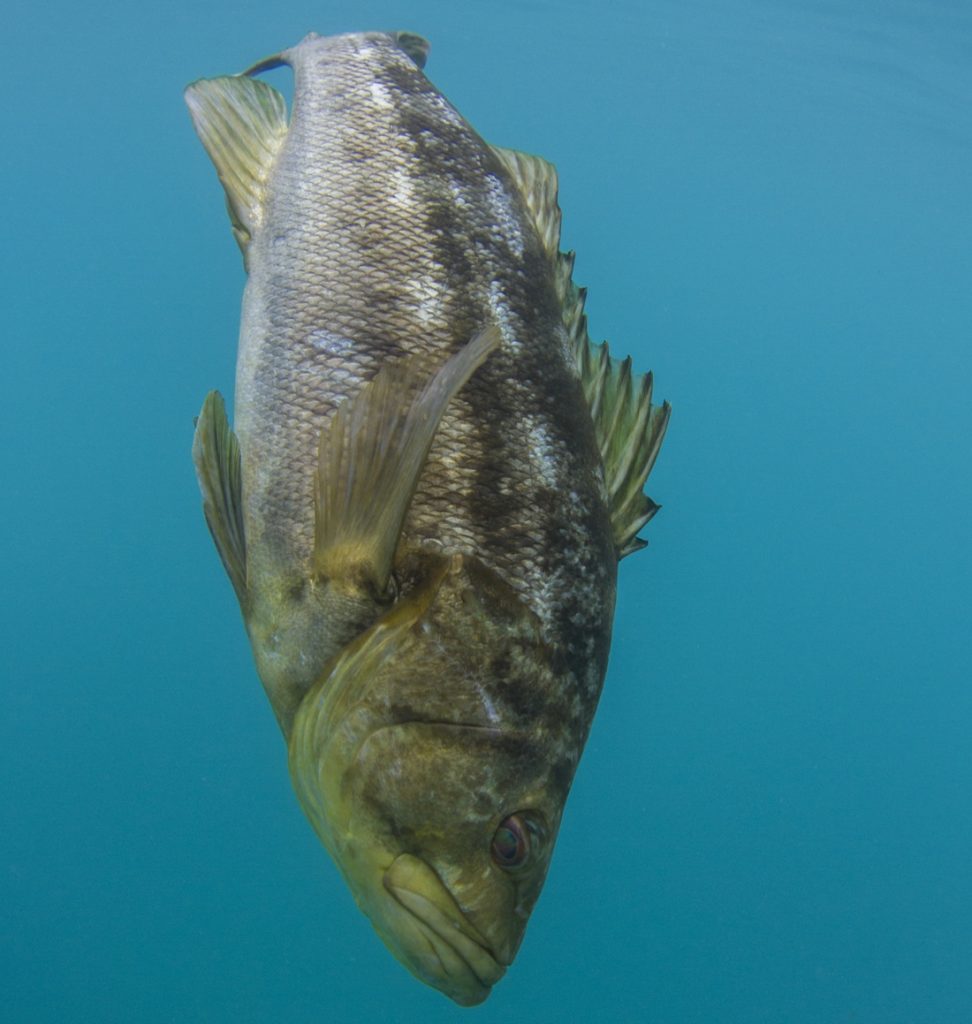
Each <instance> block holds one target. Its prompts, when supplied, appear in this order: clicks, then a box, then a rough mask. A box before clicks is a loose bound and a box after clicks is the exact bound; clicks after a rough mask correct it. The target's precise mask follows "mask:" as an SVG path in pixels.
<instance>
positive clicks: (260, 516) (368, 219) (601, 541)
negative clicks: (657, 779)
mask: <svg viewBox="0 0 972 1024" xmlns="http://www.w3.org/2000/svg"><path fill="white" fill-rule="evenodd" d="M284 57H285V59H286V60H287V61H289V62H290V63H291V64H292V66H293V69H294V74H295V90H294V106H293V112H292V115H291V121H290V127H289V131H288V134H287V138H286V141H285V142H284V144H283V148H282V150H281V152H280V154H279V157H278V159H277V161H276V163H275V165H274V168H273V171H272V174H271V177H270V180H269V182H268V186H267V193H268V200H267V213H266V218H265V222H264V224H263V226H262V228H261V229H260V231H258V232H257V233H256V235H255V237H254V238H253V240H252V241H251V243H250V248H249V252H248V258H247V263H248V268H249V281H248V284H247V287H246V292H245V297H244V312H243V324H242V330H241V338H240V352H239V362H238V369H237V384H236V410H235V429H236V433H237V436H238V438H239V442H240V447H241V450H242V455H243V494H244V499H245V525H246V536H247V567H248V581H249V587H250V591H251V595H252V596H253V609H252V612H251V621H250V630H251V636H252V637H253V639H254V644H255V647H256V649H257V657H258V659H260V658H261V657H262V659H263V661H264V663H265V666H266V667H265V668H264V671H263V672H262V674H263V675H264V677H265V678H266V677H267V676H268V675H269V676H273V677H274V679H280V680H281V682H280V683H278V684H277V685H276V690H277V692H280V691H285V692H286V693H287V697H286V699H287V700H288V701H289V702H290V704H291V706H295V705H296V703H297V702H299V699H300V697H301V696H302V693H303V691H304V690H305V689H306V687H307V686H308V685H309V684H310V682H311V681H312V680H313V678H314V677H315V676H316V674H317V672H319V671H320V668H321V667H322V664H323V661H324V660H326V657H328V656H330V655H331V654H333V653H334V650H335V649H339V647H340V646H341V645H342V644H343V643H344V642H346V641H347V639H349V634H351V635H353V633H354V632H355V631H356V630H357V628H358V627H359V626H360V624H361V622H362V621H363V620H366V619H367V617H368V614H369V611H368V609H367V608H359V609H358V612H357V614H351V615H350V620H351V621H352V625H351V626H349V628H348V629H347V630H346V631H339V632H338V633H337V635H335V636H332V635H331V632H333V630H332V631H331V632H328V631H325V632H324V633H322V632H321V630H320V622H319V620H320V618H321V616H322V610H321V608H320V607H319V606H318V603H317V596H316V595H315V594H313V593H308V591H307V590H306V589H305V588H304V586H303V583H304V581H305V580H306V578H307V566H308V564H309V560H310V557H311V551H312V547H313V537H314V475H315V467H316V457H317V443H318V436H319V433H320V430H321V428H322V427H323V426H324V425H325V424H326V422H327V421H328V419H329V418H330V416H331V415H332V414H333V412H334V410H335V408H336V407H337V406H338V405H339V404H340V403H341V402H342V401H344V400H345V399H347V398H349V397H351V396H353V395H354V394H355V393H356V392H357V391H358V390H359V388H360V387H361V384H362V382H363V381H365V380H367V379H369V378H371V377H373V376H374V374H375V373H376V372H377V371H378V369H379V368H380V367H381V366H382V365H384V364H385V363H386V362H388V361H389V360H391V359H397V358H401V357H403V356H409V355H415V354H422V355H425V356H428V357H429V358H430V359H431V360H433V361H434V362H435V363H439V362H441V361H443V360H444V359H445V357H446V356H448V355H449V354H451V353H452V352H454V351H456V350H457V349H458V348H460V347H461V346H462V345H464V344H465V343H466V342H467V341H468V340H469V338H470V337H471V335H472V334H473V333H475V331H476V330H477V329H479V328H481V327H483V326H485V325H487V324H489V323H492V322H495V323H497V324H499V326H500V327H501V329H502V331H503V338H504V340H503V345H502V348H501V349H500V351H498V352H496V353H495V354H494V355H493V356H491V357H490V359H489V360H488V361H487V363H486V364H485V365H484V366H483V367H482V368H481V369H480V370H479V371H478V372H477V374H476V375H475V376H474V377H473V379H472V380H471V381H470V382H469V383H468V384H467V385H466V387H465V388H464V389H463V390H462V391H461V392H460V394H459V395H458V396H457V398H456V399H455V400H454V402H453V403H452V404H451V406H450V408H449V409H448V411H447V413H446V416H445V419H444V421H443V423H442V425H441V426H440V428H439V431H438V433H437V435H436V439H435V442H434V444H433V447H432V451H431V453H430V455H429V459H428V463H427V465H426V468H425V471H424V473H423V475H422V477H421V479H420V481H419V486H418V491H417V493H416V494H415V497H414V499H413V501H412V504H411V508H410V512H409V516H408V519H407V521H406V524H405V529H404V531H403V546H405V547H418V548H420V549H425V550H432V551H435V552H439V551H442V552H455V551H459V552H464V553H468V554H470V555H474V556H475V557H477V558H478V559H480V560H481V561H482V562H483V563H484V564H485V565H487V566H489V567H490V568H492V569H494V570H495V571H496V572H497V573H498V574H499V575H500V576H501V577H502V578H503V579H504V580H505V581H507V582H508V583H509V584H510V585H511V586H512V587H513V588H514V590H515V591H516V592H517V593H519V594H520V595H521V598H522V599H523V601H524V602H525V603H526V604H527V606H528V607H529V608H530V609H531V610H532V611H533V612H534V613H535V614H537V615H538V616H539V618H540V620H541V622H542V623H543V625H544V628H545V629H546V630H547V635H548V639H549V642H551V643H552V644H556V645H562V646H565V647H566V648H567V649H568V651H569V653H570V654H572V655H573V658H574V661H575V663H576V665H577V667H578V671H579V672H580V673H581V676H582V678H581V679H579V680H578V684H577V685H578V687H579V689H578V694H582V699H583V700H584V702H585V704H587V705H589V709H588V710H589V711H593V704H594V702H595V701H596V695H597V690H598V689H599V686H600V681H601V678H602V675H603V667H604V663H605V660H606V654H607V644H608V637H609V631H610V621H611V615H612V610H613V595H614V580H615V565H616V555H615V553H614V550H613V547H612V544H611V537H610V529H609V524H608V518H607V512H606V509H605V498H604V493H603V478H602V472H601V467H600V456H599V454H598V451H597V447H596V444H595V440H594V436H593V429H592V426H591V422H590V414H589V412H588V409H587V406H586V404H585V402H584V399H583V396H582V393H581V388H580V385H579V383H578V381H577V379H576V374H575V372H574V371H573V368H572V367H571V365H570V363H569V357H568V352H567V345H566V341H565V337H564V328H563V325H562V313H561V305H560V302H559V300H558V298H557V295H556V293H555V289H554V285H553V276H552V267H551V261H550V259H549V257H548V256H547V255H546V254H545V253H544V252H543V251H542V248H541V246H540V243H539V241H538V238H537V235H536V231H535V229H534V228H533V225H532V224H531V223H530V221H529V218H528V217H527V215H526V212H525V210H524V208H523V205H522V202H521V200H520V198H519V196H518V194H517V190H516V188H515V186H513V185H512V184H511V182H510V181H509V179H508V176H507V174H506V172H505V170H504V169H503V168H502V166H501V165H500V163H499V161H498V160H497V158H496V157H495V155H494V154H493V153H492V151H491V150H490V148H489V147H488V146H487V145H486V144H485V143H484V142H483V141H482V139H480V138H479V136H478V135H477V134H476V133H475V131H473V129H472V128H471V127H470V126H469V125H468V124H467V123H466V121H465V120H464V119H463V118H462V117H461V116H460V115H459V114H458V113H457V112H456V111H455V109H454V108H453V107H452V106H451V105H450V104H449V103H448V101H446V100H445V99H444V98H443V97H442V96H441V95H440V93H439V92H438V91H437V90H436V89H435V87H434V86H432V85H431V83H430V82H429V81H428V79H426V77H425V76H424V74H423V73H422V71H421V70H420V69H419V68H418V67H417V66H416V65H415V64H414V63H413V61H412V60H411V59H410V58H409V57H408V56H407V55H406V54H405V53H404V52H403V51H402V50H401V49H400V48H399V47H398V46H397V45H396V42H395V40H394V38H393V37H392V36H389V35H386V34H364V35H350V36H338V37H328V38H321V37H309V38H308V39H307V40H305V41H304V42H303V43H301V44H300V45H299V46H297V47H295V48H294V49H292V50H290V51H287V52H286V53H285V54H284ZM324 617H325V618H327V619H329V620H330V621H332V622H334V621H336V620H340V619H346V618H348V616H338V617H335V616H334V615H325V616H324ZM322 638H323V639H322ZM315 648H317V649H316V650H315Z"/></svg>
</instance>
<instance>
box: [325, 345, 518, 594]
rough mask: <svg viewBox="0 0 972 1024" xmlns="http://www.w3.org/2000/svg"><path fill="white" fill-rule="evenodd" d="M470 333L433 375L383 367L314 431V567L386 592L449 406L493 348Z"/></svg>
mask: <svg viewBox="0 0 972 1024" xmlns="http://www.w3.org/2000/svg"><path fill="white" fill-rule="evenodd" d="M500 340H501V335H500V332H499V329H498V328H496V327H490V328H487V329H486V330H484V331H482V332H481V333H479V334H477V335H476V336H475V337H474V338H473V339H472V340H471V341H470V342H469V343H468V344H467V345H466V346H465V347H464V348H462V349H460V351H459V352H457V353H456V354H455V355H454V356H452V357H451V358H450V359H449V360H448V361H447V362H446V363H445V364H443V365H442V366H441V367H440V368H439V369H438V370H437V371H435V372H430V370H429V367H428V364H427V363H426V362H425V361H422V360H416V359H405V360H402V361H401V362H398V363H394V364H391V365H389V366H386V367H384V368H383V369H382V370H381V371H380V372H379V373H378V374H377V376H376V377H375V378H374V379H373V380H371V381H370V382H369V383H367V384H365V385H364V387H362V389H361V391H360V392H359V393H358V395H357V396H356V397H355V398H353V399H352V400H350V401H348V402H346V403H345V404H344V405H342V406H340V408H339V409H338V410H337V412H336V413H335V414H334V417H333V419H332V420H331V423H330V425H329V426H328V427H327V428H326V429H325V430H324V431H322V433H321V440H320V447H319V457H318V475H317V494H316V508H317V513H316V531H315V534H316V535H315V546H314V554H315V568H316V570H317V572H318V573H319V574H320V575H321V576H323V577H325V578H327V579H339V578H343V579H346V580H347V579H350V580H354V581H358V582H360V583H361V584H363V585H365V586H368V587H370V588H372V589H373V591H374V593H375V594H376V595H382V594H384V593H385V590H386V587H387V584H388V577H389V574H390V573H391V568H392V560H393V559H394V556H395V549H396V547H397V546H398V540H399V535H400V534H401V530H402V524H403V523H404V521H405V515H406V513H407V512H408V506H409V504H410V503H411V500H412V495H413V494H414V493H415V488H416V486H417V484H418V480H419V476H420V475H421V473H422V468H423V467H424V465H425V460H426V457H427V456H428V453H429V448H430V447H431V446H432V440H433V438H434V437H435V432H436V430H437V429H438V426H439V423H440V422H441V420H442V415H443V413H444V412H445V410H446V407H447V406H448V404H449V402H450V401H451V400H452V399H453V397H454V396H455V395H456V394H457V392H458V391H459V390H460V389H461V388H462V386H463V385H464V384H465V383H466V381H467V380H469V378H470V377H471V376H472V374H473V373H474V372H475V370H476V369H477V367H479V366H480V365H481V364H482V363H483V361H484V360H485V359H486V357H487V356H488V355H489V354H490V353H491V352H492V351H493V350H494V349H495V348H496V347H497V345H499V343H500Z"/></svg>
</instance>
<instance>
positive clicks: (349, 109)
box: [187, 33, 668, 1004]
mask: <svg viewBox="0 0 972 1024" xmlns="http://www.w3.org/2000/svg"><path fill="white" fill-rule="evenodd" d="M426 49H427V44H425V43H424V41H423V40H421V39H420V38H419V37H416V36H412V35H408V34H403V33H360V34H354V35H346V36H337V37H329V38H327V37H320V36H316V35H311V36H308V37H307V38H306V39H304V40H303V41H302V42H301V43H300V44H298V45H297V46H295V47H293V48H292V49H290V50H287V51H284V52H283V53H281V54H279V55H277V56H276V57H274V58H272V59H270V60H269V61H265V62H262V63H261V65H258V66H257V67H256V68H255V69H252V73H251V74H247V75H244V76H233V77H231V78H222V79H210V80H202V81H200V82H197V83H194V84H193V85H192V86H190V87H189V89H188V90H187V102H188V104H189V107H190V111H191V113H192V116H193V120H194V123H195V125H196V128H197V131H198V133H199V135H200V137H201V138H202V141H203V143H204V145H205V146H206V148H207V150H208V151H209V153H210V155H211V156H212V158H213V160H214V163H215V164H216V167H217V171H218V172H219V175H220V178H221V180H222V182H223V184H224V187H225V189H226V193H227V200H228V206H229V209H230V216H231V221H232V224H233V229H234V233H235V235H236V237H237V240H238V242H239V243H240V246H241V248H242V250H243V253H244V261H245V265H246V268H247V272H248V279H247V284H246V289H245V293H244V300H243V315H242V324H241V332H240V345H239V354H238V363H237V379H236V401H235V425H234V426H235V431H231V430H230V428H229V424H228V422H227V420H226V416H225V411H224V410H223V405H222V401H221V399H220V398H219V397H218V395H216V394H215V393H214V394H211V395H210V396H209V397H208V398H207V401H206V403H205V404H204V407H203V412H202V414H201V416H200V418H199V421H198V424H197V433H196V440H195V444H194V457H195V461H196V466H197V472H198V475H199V479H200V484H201V487H202V491H203V497H204V508H205V511H206V517H207V521H208V523H209V525H210V529H211V531H212V533H213V536H214V539H215V541H216V544H217V548H218V549H219V552H220V555H221V557H222V559H223V563H224V565H225V567H226V569H227V572H228V574H229V576H230V578H231V580H232V582H233V585H234V588H235V589H236V593H237V596H238V598H239V600H240V605H241V609H242V611H243V616H244V620H245V622H246V626H247V630H248V633H249V636H250V640H251V644H252V647H253V651H254V656H255V660H256V663H257V668H258V671H259V673H260V676H261V679H262V681H263V684H264V687H265V689H266V692H267V695H268V697H269V700H270V702H271V705H272V706H273V709H274V711H275V713H276V716H277V719H278V721H279V723H280V725H281V728H282V730H283V733H284V736H285V738H286V739H287V742H288V749H289V756H290V768H291V774H292V778H293V781H294V786H295V790H296V792H297V795H298V797H299V799H300V801H301V805H302V807H303V808H304V810H305V812H306V813H307V815H308V818H309V819H310V821H311V823H312V824H313V826H314V827H315V829H316V831H317V832H318V834H319V835H320V837H321V839H322V841H323V842H324V844H325V846H326V847H327V848H328V850H329V851H330V853H331V854H332V856H333V857H334V859H335V861H336V862H337V863H338V865H339V867H340V868H341V870H342V872H343V873H344V875H345V878H346V879H347V881H348V883H349V885H350V887H351V889H352V891H353V892H354V894H355V897H356V899H357V900H358V902H359V905H361V907H362V909H364V910H365V912H366V913H367V914H368V915H369V917H370V918H371V920H372V922H373V924H374V925H375V927H376V929H377V930H378V932H379V934H381V935H382V937H383V938H384V939H385V941H386V943H387V944H388V945H389V947H390V948H391V950H392V952H393V953H394V954H395V955H396V956H397V957H398V958H399V959H400V960H402V962H403V963H405V964H406V966H408V967H409V969H411V970H412V971H413V973H415V974H416V975H417V976H418V977H420V978H421V979H422V980H424V981H426V982H428V983H429V984H432V985H434V986H436V987H437V988H439V989H441V990H442V991H443V992H445V993H446V994H447V995H449V996H450V997H451V998H453V999H455V1000H456V1001H457V1002H459V1003H462V1004H472V1003H476V1002H480V1001H481V1000H482V999H484V998H485V997H486V995H488V993H489V991H490V988H491V986H492V984H494V983H495V981H496V980H498V978H499V977H500V976H501V975H502V973H503V971H504V969H505V967H506V966H507V965H508V964H509V963H510V962H511V961H512V958H513V956H514V954H515V952H516V948H517V946H518V944H519V942H520V940H521V938H522V935H523V929H524V927H525V924H526V920H527V918H528V917H529V913H530V910H531V909H532V906H533V903H534V902H535V900H536V898H537V896H538V894H539V891H540V887H541V886H542V883H543V878H544V876H545V874H546V868H547V865H548V863H549V858H550V853H551V851H552V848H553V843H554V840H555V837H556V833H557V829H558V826H559V823H560V817H561V813H562V810H563V805H564V801H565V800H566V796H567V791H568V789H569V786H570V783H571V780H572V778H573V775H574V771H575V769H576V766H577V762H578V759H579V757H580V754H581V752H582V750H583V746H584V742H585V740H586V737H587V734H588V731H589V728H590V724H591V720H592V718H593V714H594V711H595V708H596V705H597V701H598V697H599V694H600V690H601V685H602V681H603V678H604V673H605V669H606V665H607V656H608V649H609V645H610V633H611V622H612V617H613V610H614V598H615V581H616V567H617V562H618V559H619V558H620V557H622V556H623V555H624V554H627V553H629V551H631V550H635V549H636V548H637V547H639V546H641V544H642V542H640V541H638V540H637V536H636V535H637V531H638V529H640V527H641V526H642V525H643V524H644V522H646V521H647V519H648V518H650V516H651V515H652V514H653V512H654V511H655V509H656V506H655V505H654V504H653V503H652V502H651V501H650V500H649V499H647V498H646V497H645V496H644V495H643V493H642V486H643V484H644V480H645V478H646V477H647V474H648V472H649V471H650V469H651V465H652V463H653V462H654V458H655V456H656V454H657V451H658V447H659V445H660V443H661V438H662V436H663V434H664V430H665V426H666V424H667V419H668V407H667V405H665V406H662V407H660V408H659V407H656V406H653V405H652V404H651V381H650V376H649V377H647V378H634V377H632V375H631V371H630V361H626V362H624V363H618V362H616V361H615V360H612V359H611V358H610V356H609V354H608V352H607V349H606V346H600V347H595V346H592V345H591V344H590V342H589V341H588V339H587V334H586V322H585V319H584V316H583V293H582V291H580V290H579V289H577V288H576V287H575V286H574V285H573V283H572V281H571V276H570V270H571V265H572V258H571V257H570V256H567V255H564V254H562V253H560V252H559V250H558V243H559V222H560V213H559V209H558V207H557V204H556V176H555V172H554V171H553V168H552V167H551V165H549V164H547V163H546V162H545V161H542V160H540V159H539V158H535V157H528V156H526V155H524V154H520V153H516V152H513V151H509V150H502V149H499V148H496V147H493V146H490V145H489V144H487V143H486V142H484V141H483V140H482V139H481V138H480V137H479V136H478V135H477V133H476V132H475V131H474V130H473V128H472V127H471V126H470V125H469V124H468V123H467V122H466V121H465V119H464V118H463V117H462V116H461V115H460V114H459V113H458V111H456V110H455V108H454V107H453V106H452V105H451V104H450V103H449V102H448V101H447V100H446V99H445V98H444V97H443V96H442V95H441V94H440V93H439V92H438V90H436V88H435V87H434V86H433V85H432V84H431V83H430V82H429V80H428V79H427V78H426V77H425V75H424V74H423V72H422V65H423V64H424V59H425V53H426ZM276 63H285V64H288V65H290V66H291V67H292V68H293V71H294V76H295V88H294V103H293V110H292V112H291V114H290V117H289V119H288V118H287V115H286V110H285V108H284V103H283V101H282V99H281V98H280V97H279V94H276V93H275V91H274V90H272V89H271V88H270V87H269V86H267V85H265V83H263V82H262V81H260V80H259V79H256V78H255V77H253V74H255V73H257V72H259V70H261V69H262V68H265V67H268V66H271V65H273V64H276Z"/></svg>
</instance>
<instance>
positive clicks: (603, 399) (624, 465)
mask: <svg viewBox="0 0 972 1024" xmlns="http://www.w3.org/2000/svg"><path fill="white" fill-rule="evenodd" d="M492 148H493V152H494V153H495V154H496V155H497V156H498V157H499V159H500V161H501V162H502V163H503V165H504V166H505V167H506V169H507V170H508V171H509V173H510V175H511V177H512V178H513V180H514V181H515V182H516V185H517V187H518V188H519V190H520V194H521V196H522V197H523V200H524V202H525V204H526V207H527V209H528V211H529V213H530V216H531V218H532V219H533V222H534V225H535V227H536V229H537V233H538V234H539V236H540V239H541V241H542V243H543V246H544V248H545V249H546V251H547V253H548V254H549V255H550V257H551V259H553V260H554V280H555V283H556V287H557V291H558V293H559V295H560V300H561V309H562V315H563V322H564V327H565V329H566V331H567V337H568V339H569V343H570V347H571V350H572V351H573V353H574V361H575V365H576V366H577V370H578V373H579V374H580V378H581V382H582V384H583V387H584V394H585V395H586V397H587V402H588V405H589V407H590V410H591V418H592V419H593V421H594V431H595V434H596V437H597V443H598V447H599V448H600V450H601V457H602V460H603V462H604V477H605V483H606V485H607V491H608V503H609V509H610V513H611V525H612V528H613V532H614V543H615V546H616V548H617V551H618V558H624V556H625V555H629V554H631V552H633V551H637V550H638V549H639V548H642V547H644V546H645V543H646V542H645V541H642V540H639V539H638V537H637V533H638V531H639V530H640V529H641V528H642V527H643V526H644V525H645V523H647V522H648V520H649V519H651V517H652V516H653V515H654V514H655V513H656V512H657V511H658V508H659V506H658V505H656V504H655V503H654V502H653V501H652V500H651V499H650V498H649V497H647V496H646V495H645V494H644V493H643V492H642V488H643V487H644V485H645V481H646V480H647V479H648V474H649V473H650V472H651V467H652V466H653V465H654V462H655V459H656V457H657V455H658V449H659V447H660V446H661V442H662V438H663V437H664V436H665V428H666V427H667V426H668V418H669V415H670V413H671V407H670V406H669V405H668V403H667V402H666V403H664V404H663V405H662V406H661V407H660V408H658V407H656V406H653V405H652V404H651V385H652V380H651V374H650V373H649V374H647V375H644V376H637V377H634V376H632V373H631V360H630V358H629V359H625V360H624V361H623V362H618V360H616V359H613V358H612V357H611V354H610V352H609V351H608V347H607V344H606V343H604V344H602V345H596V346H595V345H593V344H592V343H591V340H590V338H589V337H588V334H587V317H586V315H585V313H584V300H585V298H586V297H587V292H586V290H585V289H584V288H578V287H577V285H575V284H574V280H573V270H574V254H573V253H572V252H568V253H564V252H560V251H559V246H560V207H559V206H558V205H557V171H556V169H555V168H554V166H553V164H550V163H548V162H547V161H546V160H543V159H542V158H540V157H536V156H529V155H527V154H526V153H519V152H517V151H516V150H513V149H502V148H500V147H498V146H493V147H492Z"/></svg>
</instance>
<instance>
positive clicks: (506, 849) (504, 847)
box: [490, 812, 539, 871]
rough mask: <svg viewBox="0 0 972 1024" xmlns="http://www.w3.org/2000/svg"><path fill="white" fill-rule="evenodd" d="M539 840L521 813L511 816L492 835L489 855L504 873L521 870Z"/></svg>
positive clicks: (534, 827) (536, 832) (534, 828)
mask: <svg viewBox="0 0 972 1024" xmlns="http://www.w3.org/2000/svg"><path fill="white" fill-rule="evenodd" d="M538 838H539V834H538V830H537V828H536V826H534V825H533V823H532V822H531V821H530V819H529V818H527V817H526V816H525V815H523V814H522V813H520V812H518V813H516V814H511V815H510V816H509V817H508V818H504V819H503V821H501V822H500V825H499V828H497V830H496V831H495V832H494V833H493V842H492V844H491V846H490V853H491V854H492V856H493V861H494V863H496V864H497V865H498V866H499V867H501V868H503V869H504V870H506V871H515V870H516V869H517V868H522V867H523V865H524V864H526V863H527V862H528V861H529V860H530V855H531V853H532V852H533V849H534V844H535V842H536V840H537V839H538Z"/></svg>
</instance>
